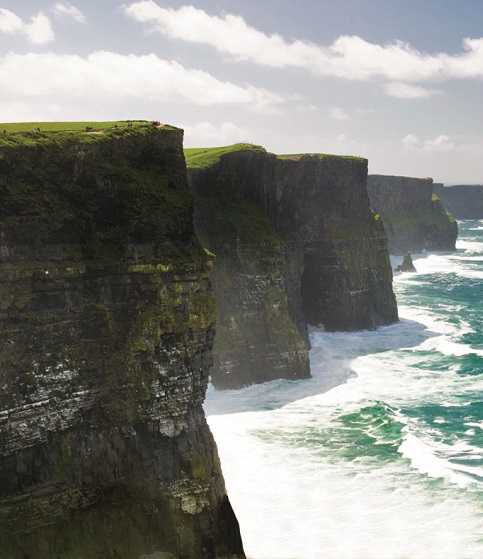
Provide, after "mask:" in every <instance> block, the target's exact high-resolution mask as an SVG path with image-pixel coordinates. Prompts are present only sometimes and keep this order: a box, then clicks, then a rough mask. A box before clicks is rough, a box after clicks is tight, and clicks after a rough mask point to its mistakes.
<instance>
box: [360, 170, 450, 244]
mask: <svg viewBox="0 0 483 559" xmlns="http://www.w3.org/2000/svg"><path fill="white" fill-rule="evenodd" d="M367 189H368V192H369V197H370V200H371V205H372V208H373V209H374V211H375V212H377V213H378V214H379V215H380V216H381V219H382V221H383V223H384V228H385V230H386V234H387V239H388V246H389V252H390V253H391V254H405V253H406V252H407V251H411V252H422V251H423V250H429V251H431V250H435V251H444V250H454V249H455V243H456V238H457V236H458V226H457V224H456V221H455V220H454V218H453V216H452V215H451V214H449V213H448V212H447V211H446V210H445V208H444V207H443V205H442V203H441V201H440V200H439V198H438V197H437V196H436V195H435V194H434V192H433V180H432V179H430V178H424V179H421V178H410V177H394V176H385V175H369V176H368V179H367Z"/></svg>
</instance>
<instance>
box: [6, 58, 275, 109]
mask: <svg viewBox="0 0 483 559" xmlns="http://www.w3.org/2000/svg"><path fill="white" fill-rule="evenodd" d="M0 83H2V91H3V92H4V94H15V95H31V96H40V95H43V96H55V95H68V96H71V97H86V98H89V99H96V98H97V99H102V98H107V97H112V98H137V99H140V98H145V99H147V100H158V101H168V102H176V101H181V102H189V103H190V104H195V105H201V106H210V105H218V104H234V105H241V106H246V107H249V108H250V109H255V110H261V111H266V112H270V111H272V109H273V106H274V105H278V104H281V103H283V102H284V101H285V99H284V98H283V97H282V96H280V95H278V94H275V93H272V92H270V91H268V90H265V89H258V88H255V87H252V86H249V85H246V86H244V87H241V86H238V85H235V84H233V83H231V82H222V81H219V80H217V79H216V78H214V77H213V76H211V75H210V74H208V73H207V72H204V71H201V70H193V69H187V68H184V67H183V66H181V65H180V64H179V63H177V62H175V61H167V60H163V59H161V58H158V57H157V56H156V55H154V54H149V55H143V56H135V55H128V56H124V55H120V54H116V53H112V52H106V51H98V52H94V53H92V54H90V55H89V56H88V57H87V58H83V57H81V56H77V55H60V54H54V53H29V54H26V55H20V54H13V53H10V54H7V55H6V56H4V57H3V58H0Z"/></svg>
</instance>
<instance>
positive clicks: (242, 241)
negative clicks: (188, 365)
mask: <svg viewBox="0 0 483 559" xmlns="http://www.w3.org/2000/svg"><path fill="white" fill-rule="evenodd" d="M214 154H216V152H214V151H210V150H206V154H205V158H206V159H205V161H206V164H204V163H203V157H202V156H200V154H197V155H196V157H188V177H189V182H190V186H191V189H192V192H193V196H194V206H195V229H196V231H197V233H198V235H199V236H200V239H201V240H202V243H203V244H204V246H206V247H207V248H208V249H209V250H210V251H212V252H214V253H215V254H216V259H215V264H214V267H213V275H212V281H213V290H214V293H215V296H216V299H217V303H218V308H219V324H218V330H217V335H216V339H215V346H214V354H215V365H214V367H213V368H212V370H211V375H212V381H213V384H214V386H215V387H219V388H233V387H238V386H243V385H247V384H251V383H254V382H263V381H265V380H271V379H274V378H288V379H295V378H301V377H306V376H308V375H309V374H310V372H309V365H308V338H307V326H306V324H307V323H308V324H309V325H317V326H323V327H325V328H326V329H327V330H359V329H374V328H377V327H378V326H381V325H384V324H389V323H392V322H395V321H396V320H397V308H396V302H395V297H394V294H393V291H392V271H391V266H390V262H389V257H388V252H387V244H386V237H385V234H384V230H383V227H382V224H381V222H380V221H379V220H378V219H376V216H374V214H373V213H372V212H371V210H370V207H369V199H368V196H367V190H366V177H367V161H366V160H363V159H358V158H346V157H337V156H322V155H303V156H284V157H277V156H276V155H274V154H270V153H267V152H266V151H265V150H263V149H262V148H259V147H257V146H250V145H239V146H234V147H233V148H232V149H231V150H229V149H227V150H225V153H223V154H222V155H221V156H220V157H219V158H217V157H215V156H214Z"/></svg>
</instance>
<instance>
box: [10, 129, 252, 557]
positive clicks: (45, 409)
mask: <svg viewBox="0 0 483 559" xmlns="http://www.w3.org/2000/svg"><path fill="white" fill-rule="evenodd" d="M0 141H1V144H0V196H1V200H2V204H1V205H0V258H1V266H0V329H1V337H2V340H3V341H2V346H1V349H0V384H1V387H2V390H1V392H0V549H1V556H2V559H20V558H21V559H26V558H30V559H52V558H55V557H59V558H63V559H64V558H67V557H69V558H72V559H85V558H86V557H92V558H94V559H96V558H98V559H101V558H105V557H117V558H120V559H133V558H135V557H137V556H138V555H140V554H151V553H153V552H154V551H158V552H166V553H172V554H174V555H175V556H176V557H178V558H193V557H197V558H198V557H200V558H212V557H228V556H229V557H232V556H238V557H242V556H243V549H242V544H241V539H240V534H239V530H238V524H237V521H236V518H235V516H234V514H233V511H232V509H231V506H230V503H229V500H228V497H227V495H226V491H225V487H224V482H223V478H222V474H221V469H220V464H219V459H218V455H217V450H216V446H215V443H214V440H213V437H212V435H211V433H210V431H209V428H208V426H207V423H206V420H205V416H204V412H203V409H202V403H203V400H204V396H205V390H206V386H207V382H208V370H209V367H210V365H211V363H212V353H211V349H212V343H213V337H214V334H215V322H216V308H215V301H214V298H213V295H212V293H211V290H210V286H209V269H210V261H209V259H208V258H207V255H206V253H205V251H204V250H203V249H202V248H201V246H200V245H199V243H198V241H197V239H196V237H195V235H194V231H193V224H192V205H191V197H190V194H189V190H188V185H187V182H186V170H185V163H184V157H183V152H182V131H181V130H176V129H171V128H168V127H166V128H164V129H162V128H154V127H153V126H136V127H133V128H132V129H126V130H120V129H119V130H116V131H111V132H107V131H106V132H105V133H104V134H96V135H87V134H80V133H67V132H66V133H58V134H56V133H48V134H37V135H36V136H34V135H29V134H25V135H8V136H7V137H5V138H3V139H1V140H0Z"/></svg>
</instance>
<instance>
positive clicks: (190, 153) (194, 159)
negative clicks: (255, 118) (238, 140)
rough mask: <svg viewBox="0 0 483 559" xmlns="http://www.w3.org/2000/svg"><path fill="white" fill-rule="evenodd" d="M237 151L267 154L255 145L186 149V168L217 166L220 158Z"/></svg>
mask: <svg viewBox="0 0 483 559" xmlns="http://www.w3.org/2000/svg"><path fill="white" fill-rule="evenodd" d="M237 151H259V152H262V153H266V150H265V149H264V148H262V147H261V146H255V145H253V144H234V145H232V146H223V147H216V148H185V149H184V156H185V159H186V166H187V167H189V168H190V169H206V168H208V167H211V166H212V165H215V163H218V161H220V158H221V157H222V156H223V155H226V154H227V153H235V152H237Z"/></svg>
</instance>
